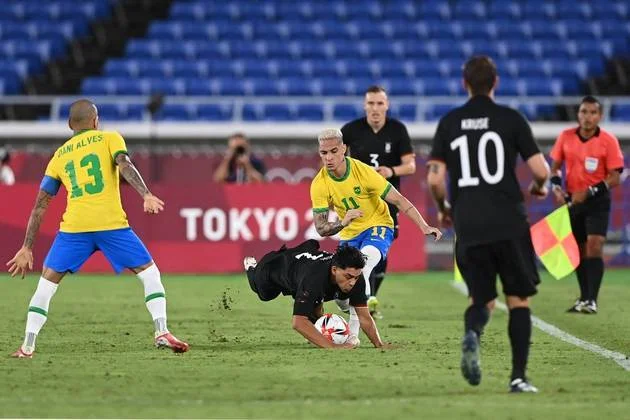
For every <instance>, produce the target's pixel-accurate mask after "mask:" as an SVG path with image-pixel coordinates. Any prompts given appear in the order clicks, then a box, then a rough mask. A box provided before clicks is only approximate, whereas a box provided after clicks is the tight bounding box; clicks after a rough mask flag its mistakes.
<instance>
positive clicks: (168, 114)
mask: <svg viewBox="0 0 630 420" xmlns="http://www.w3.org/2000/svg"><path fill="white" fill-rule="evenodd" d="M195 117H196V115H195V108H194V107H191V106H189V105H184V104H169V103H165V104H164V105H162V107H161V108H160V109H159V110H158V111H157V112H156V114H155V119H156V120H158V121H188V120H193V119H195Z"/></svg>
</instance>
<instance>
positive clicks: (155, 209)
mask: <svg viewBox="0 0 630 420" xmlns="http://www.w3.org/2000/svg"><path fill="white" fill-rule="evenodd" d="M163 210H164V201H162V200H160V199H159V198H157V197H156V196H154V195H153V194H151V193H148V194H146V195H145V196H144V212H145V213H149V214H158V213H159V212H161V211H163Z"/></svg>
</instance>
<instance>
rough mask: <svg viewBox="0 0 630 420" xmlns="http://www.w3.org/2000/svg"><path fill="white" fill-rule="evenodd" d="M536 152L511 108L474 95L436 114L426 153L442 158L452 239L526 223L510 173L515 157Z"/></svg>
mask: <svg viewBox="0 0 630 420" xmlns="http://www.w3.org/2000/svg"><path fill="white" fill-rule="evenodd" d="M536 153H539V149H538V146H537V145H536V142H535V141H534V137H533V135H532V130H531V128H530V126H529V124H528V122H527V121H526V120H525V118H524V117H523V116H522V115H521V114H520V113H519V112H517V111H515V110H513V109H511V108H508V107H506V106H502V105H498V104H496V103H495V102H494V101H493V100H492V99H491V98H489V97H488V96H481V95H480V96H474V97H473V98H471V99H470V100H469V101H468V102H467V103H466V104H464V105H463V106H461V107H459V108H456V109H454V110H452V111H451V112H449V113H448V114H446V115H445V116H444V117H442V119H441V120H440V122H439V124H438V127H437V130H436V133H435V137H434V138H433V148H432V150H431V156H430V159H432V160H439V161H442V162H444V163H445V164H446V168H447V170H448V174H449V178H450V188H449V195H450V201H451V205H452V208H453V209H452V210H453V221H454V224H455V233H456V235H457V240H458V242H461V243H463V244H482V243H491V242H495V241H500V240H505V239H512V238H517V237H519V236H521V235H522V234H523V233H525V232H526V231H527V229H529V223H528V221H527V214H526V212H525V206H524V203H523V194H522V192H521V188H520V186H519V182H518V178H517V176H516V167H517V158H518V156H519V155H520V156H521V158H522V159H523V160H524V161H526V160H527V159H529V158H530V157H531V156H533V155H535V154H536Z"/></svg>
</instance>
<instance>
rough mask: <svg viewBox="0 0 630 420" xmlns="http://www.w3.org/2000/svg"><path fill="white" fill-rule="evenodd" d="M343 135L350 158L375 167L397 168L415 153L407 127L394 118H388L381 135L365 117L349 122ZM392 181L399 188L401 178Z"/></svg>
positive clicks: (343, 130) (380, 131)
mask: <svg viewBox="0 0 630 420" xmlns="http://www.w3.org/2000/svg"><path fill="white" fill-rule="evenodd" d="M341 133H342V134H343V141H344V143H345V144H347V145H348V146H350V156H351V157H353V158H355V159H358V160H360V161H361V162H363V163H366V164H368V165H371V166H374V167H375V168H376V167H379V166H389V167H392V166H398V165H400V164H401V163H402V160H401V159H400V158H401V157H402V156H405V155H408V154H410V153H413V147H412V146H411V139H410V138H409V133H408V132H407V127H405V125H404V124H403V123H401V122H400V121H398V120H396V119H393V118H387V119H385V125H383V128H381V129H380V130H379V131H378V133H375V132H374V130H372V127H370V125H369V124H368V122H367V118H366V117H363V118H359V119H357V120H354V121H351V122H349V123H347V124H346V125H344V126H343V127H342V129H341ZM389 182H390V183H391V184H392V185H393V186H394V187H395V188H396V189H399V188H400V178H399V177H397V176H393V177H391V178H390V179H389Z"/></svg>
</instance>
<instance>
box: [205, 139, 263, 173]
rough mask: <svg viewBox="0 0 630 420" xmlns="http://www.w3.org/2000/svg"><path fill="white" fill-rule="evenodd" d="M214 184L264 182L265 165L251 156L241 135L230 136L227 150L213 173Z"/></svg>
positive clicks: (245, 140) (248, 146) (249, 148)
mask: <svg viewBox="0 0 630 420" xmlns="http://www.w3.org/2000/svg"><path fill="white" fill-rule="evenodd" d="M214 181H215V182H220V183H223V182H228V183H236V184H247V183H250V182H264V181H265V165H264V164H263V162H262V160H260V159H258V158H256V157H255V156H253V155H252V154H251V146H250V144H249V141H248V140H247V137H246V136H245V134H243V133H235V134H232V135H231V136H230V137H229V139H228V150H227V152H226V154H225V156H224V157H223V160H222V161H221V163H220V164H219V166H218V168H217V169H216V171H214Z"/></svg>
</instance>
